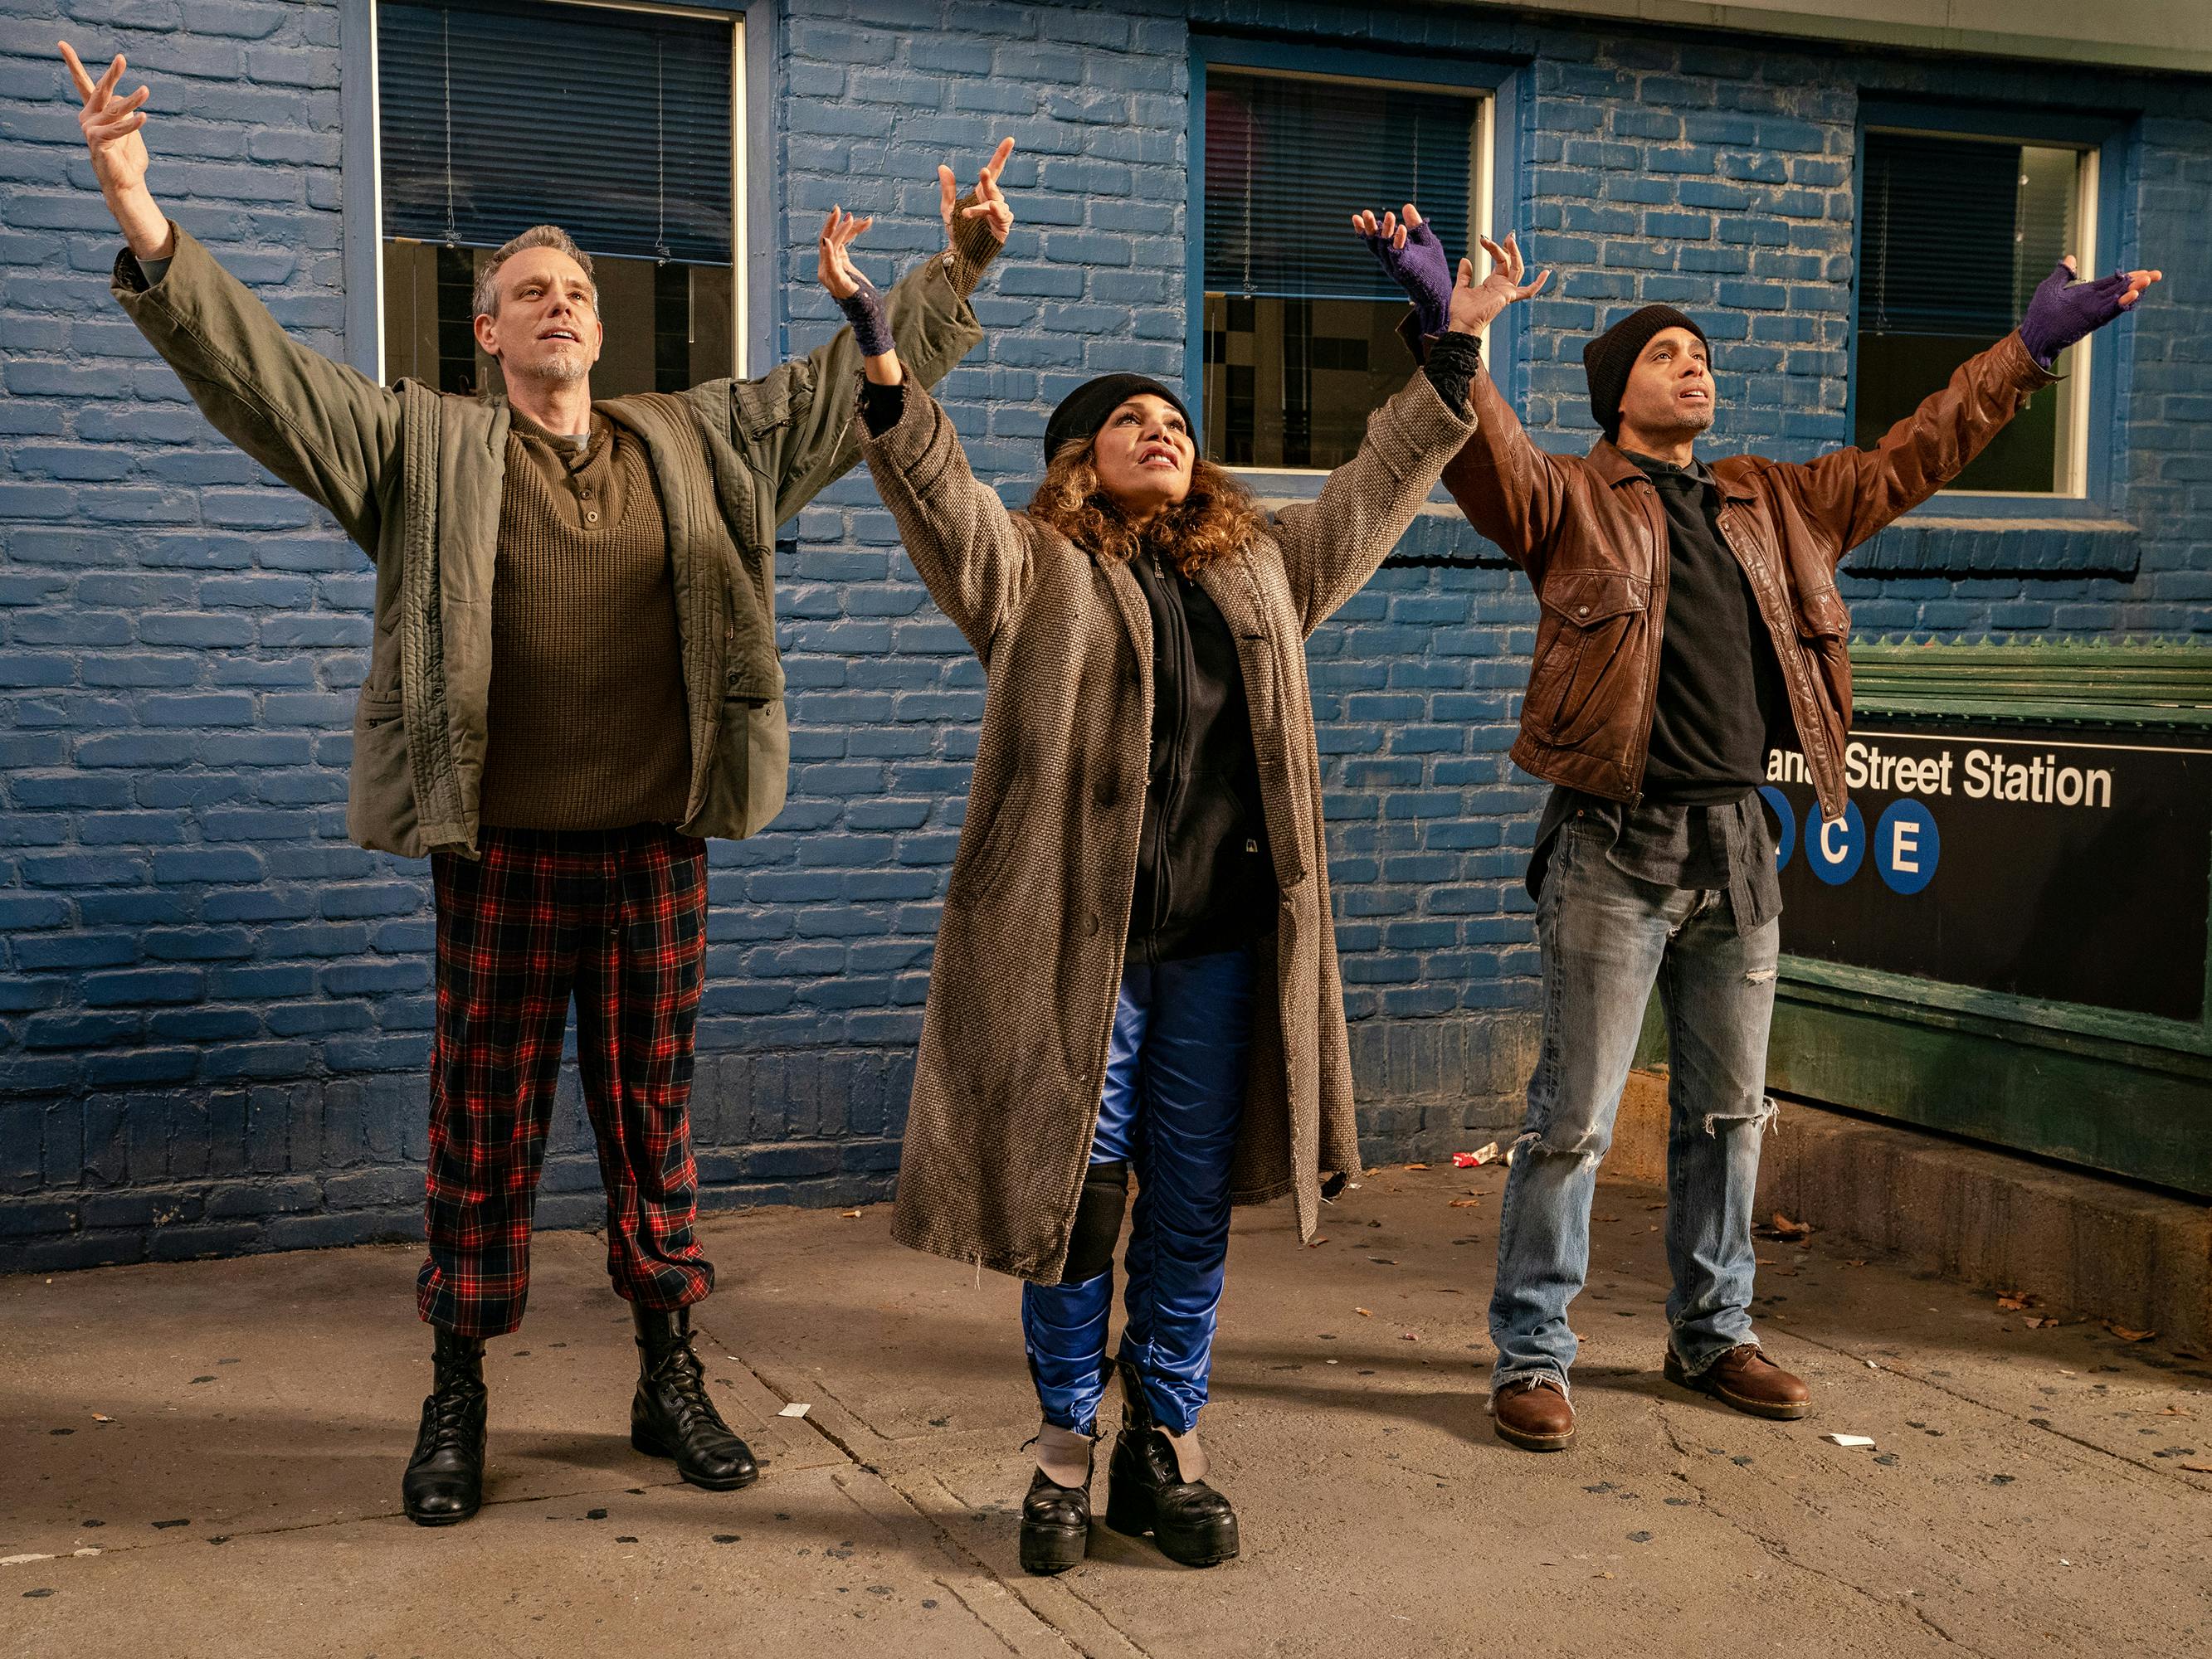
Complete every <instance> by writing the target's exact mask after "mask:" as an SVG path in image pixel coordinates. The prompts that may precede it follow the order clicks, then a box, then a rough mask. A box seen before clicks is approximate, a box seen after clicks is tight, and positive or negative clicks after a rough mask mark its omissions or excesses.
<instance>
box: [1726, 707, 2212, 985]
mask: <svg viewBox="0 0 2212 1659" xmlns="http://www.w3.org/2000/svg"><path fill="white" fill-rule="evenodd" d="M1847 777H1848V780H1849V782H1850V806H1849V809H1848V810H1847V811H1846V812H1845V814H1844V817H1841V818H1838V819H1833V820H1831V821H1829V822H1827V823H1823V822H1822V821H1821V818H1820V808H1819V806H1818V805H1816V804H1815V803H1814V797H1813V789H1812V785H1811V782H1810V781H1809V780H1808V778H1807V776H1806V774H1805V763H1804V759H1803V757H1802V756H1800V755H1798V754H1796V752H1794V751H1791V750H1781V749H1777V750H1771V751H1770V753H1769V754H1768V757H1767V782H1766V784H1765V787H1763V788H1762V789H1761V790H1760V792H1759V793H1760V794H1761V795H1762V796H1763V797H1764V798H1765V802H1766V807H1767V813H1768V819H1769V822H1770V823H1771V826H1772V827H1773V829H1774V831H1775V848H1776V853H1777V855H1778V860H1779V861H1780V866H1781V874H1782V892H1783V900H1784V907H1785V908H1784V915H1783V918H1782V948H1783V949H1784V951H1788V952H1790V954H1792V955H1795V956H1801V957H1815V958H1817V959H1819V960H1821V961H1824V962H1834V963H1844V964H1848V965H1850V966H1854V967H1860V968H1871V969H1881V970H1883V971H1886V972H1889V973H1894V974H1906V975H1912V976H1914V977H1916V978H1919V979H1927V980H1935V981H1941V982H1942V983H1945V984H1949V985H1965V986H1972V987H1978V988H1979V989H1982V990H1987V991H2002V992H2008V993H2011V994H2015V995H2018V996H2023V997H2033V998H2036V999H2039V1000H2049V1001H2057V1002H2073V1003H2083V1004H2087V1005H2089V1006H2093V1007H2099V1008H2111V1009H2118V1010H2122V1011H2125V1012H2132V1013H2140V1014H2151V1015H2156V1016H2158V1017H2160V1018H2166V1019H2177V1020H2187V1021H2191V1022H2194V1021H2196V1020H2197V1019H2199V1018H2202V1017H2203V1012H2204V1002H2205V956H2206V929H2207V914H2208V910H2212V902H2208V900H2212V892H2208V889H2212V747H2208V746H2207V744H2205V741H2204V740H2203V738H2200V737H2194V736H2187V737H2185V736H2173V737H2171V738H2162V737H2160V735H2158V734H2156V733H2150V734H2143V735H2137V734H2135V733H2128V734H2126V736H2125V738H2124V740H2123V739H2122V738H2121V737H2120V735H2119V734H2112V733H2109V732H2108V733H2105V734H2100V733H2096V732H2090V733H2087V734H2086V735H2085V733H2084V732H2083V731H2082V729H2081V728H2080V727H2068V726H2042V727H2038V726H2012V725H2005V726H1959V725H1954V724H1952V723H1950V722H1948V721H1945V722H1934V721H1913V720H1903V719H1891V720H1881V719H1876V718H1872V717H1870V718H1869V719H1868V720H1866V721H1864V722H1863V724H1862V726H1861V727H1860V729H1859V730H1858V731H1857V732H1854V734H1853V735H1852V737H1851V738H1850V748H1849V750H1848V751H1847Z"/></svg>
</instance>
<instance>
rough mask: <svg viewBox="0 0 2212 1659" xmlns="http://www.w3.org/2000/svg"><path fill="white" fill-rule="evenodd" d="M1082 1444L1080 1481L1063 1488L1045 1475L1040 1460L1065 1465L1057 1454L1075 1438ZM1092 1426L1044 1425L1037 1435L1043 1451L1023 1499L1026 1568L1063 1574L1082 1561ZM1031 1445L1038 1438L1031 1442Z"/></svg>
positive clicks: (1087, 1539)
mask: <svg viewBox="0 0 2212 1659" xmlns="http://www.w3.org/2000/svg"><path fill="white" fill-rule="evenodd" d="M1078 1437H1080V1439H1081V1440H1082V1441H1083V1442H1084V1445H1083V1480H1082V1481H1081V1482H1080V1483H1079V1485H1076V1486H1061V1485H1060V1482H1059V1481H1057V1480H1054V1479H1053V1478H1052V1476H1051V1475H1049V1474H1047V1473H1045V1470H1044V1467H1043V1466H1044V1464H1045V1463H1047V1462H1052V1463H1053V1465H1054V1468H1064V1467H1065V1466H1066V1462H1067V1460H1066V1458H1065V1457H1063V1456H1061V1455H1060V1454H1062V1453H1065V1452H1068V1451H1072V1450H1073V1442H1074V1441H1075V1440H1076V1439H1077V1438H1078ZM1097 1438H1098V1436H1097V1431H1096V1430H1095V1429H1089V1428H1086V1429H1080V1430H1069V1429H1056V1428H1054V1427H1053V1426H1052V1425H1050V1424H1047V1425H1045V1426H1044V1427H1043V1428H1042V1429H1040V1430H1039V1431H1038V1432H1037V1439H1038V1440H1042V1441H1045V1442H1047V1449H1045V1450H1042V1451H1040V1452H1038V1454H1037V1464H1038V1467H1037V1468H1036V1471H1035V1472H1034V1473H1033V1474H1031V1475H1030V1489H1029V1491H1028V1492H1027V1493H1026V1494H1025V1495H1024V1497H1023V1498H1022V1568H1023V1571H1026V1572H1035V1573H1054V1572H1066V1571H1067V1570H1068V1569H1069V1568H1070V1567H1073V1566H1079V1565H1081V1564H1082V1561H1083V1554H1084V1551H1085V1548H1086V1547H1088V1546H1089V1544H1090V1541H1091V1445H1092V1444H1093V1443H1096V1442H1097ZM1036 1443H1037V1441H1031V1442H1030V1444H1032V1445H1035V1444H1036Z"/></svg>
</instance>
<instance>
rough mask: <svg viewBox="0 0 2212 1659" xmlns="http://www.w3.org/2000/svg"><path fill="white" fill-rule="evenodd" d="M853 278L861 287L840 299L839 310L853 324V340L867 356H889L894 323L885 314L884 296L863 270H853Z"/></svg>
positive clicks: (861, 353) (838, 302) (861, 352)
mask: <svg viewBox="0 0 2212 1659" xmlns="http://www.w3.org/2000/svg"><path fill="white" fill-rule="evenodd" d="M853 280H854V282H856V283H859V284H860V286H859V287H858V288H856V289H854V290H853V291H852V293H851V294H849V295H847V296H846V297H845V298H843V299H842V300H840V301H837V309H838V310H840V311H842V312H843V313H845V320H846V321H847V322H848V323H850V324H851V325H853V343H854V344H855V345H857V346H859V347H860V355H861V356H863V357H882V356H887V355H889V353H890V349H891V325H890V319H889V318H887V317H885V316H884V296H883V295H880V294H878V293H877V292H876V285H875V284H874V283H872V282H870V281H869V280H868V279H867V278H866V277H865V276H861V275H860V272H859V271H857V270H856V271H854V273H853Z"/></svg>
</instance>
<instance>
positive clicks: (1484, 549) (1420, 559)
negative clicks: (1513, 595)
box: [1240, 473, 1513, 570]
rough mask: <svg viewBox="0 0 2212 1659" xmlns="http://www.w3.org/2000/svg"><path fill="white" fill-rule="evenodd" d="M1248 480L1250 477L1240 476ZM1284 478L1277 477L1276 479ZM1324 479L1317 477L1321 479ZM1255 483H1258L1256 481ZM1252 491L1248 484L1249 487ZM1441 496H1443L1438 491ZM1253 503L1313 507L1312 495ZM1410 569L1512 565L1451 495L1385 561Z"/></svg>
mask: <svg viewBox="0 0 2212 1659" xmlns="http://www.w3.org/2000/svg"><path fill="white" fill-rule="evenodd" d="M1240 476H1243V477H1245V478H1247V479H1248V480H1249V479H1250V478H1251V475H1250V474H1249V473H1244V474H1241V475H1240ZM1281 476H1282V475H1281V474H1279V473H1278V474H1276V475H1275V477H1276V478H1279V477H1281ZM1320 476H1321V475H1319V474H1316V477H1320ZM1252 482H1256V480H1253V481H1252ZM1248 487H1249V484H1248ZM1315 493H1316V495H1317V494H1319V492H1318V491H1316V492H1315ZM1438 494H1439V495H1442V494H1443V492H1442V490H1441V489H1439V491H1438ZM1253 499H1254V500H1255V501H1258V502H1259V504H1260V507H1261V509H1262V510H1263V511H1265V512H1267V513H1270V514H1273V513H1279V512H1281V511H1282V510H1283V509H1284V508H1285V507H1308V506H1310V505H1312V503H1313V500H1314V497H1313V496H1312V495H1283V494H1279V493H1276V492H1274V491H1269V492H1267V493H1266V494H1261V492H1260V491H1258V490H1256V489H1255V490H1254V491H1253ZM1408 566H1448V567H1461V568H1468V569H1479V570H1510V569H1512V568H1513V561H1512V560H1510V559H1509V558H1507V557H1506V556H1505V555H1504V553H1502V552H1500V551H1499V550H1498V547H1497V545H1496V544H1494V543H1492V542H1490V541H1488V540H1486V538H1483V537H1482V536H1480V535H1479V534H1478V533H1477V532H1476V531H1475V528H1474V526H1473V525H1471V524H1469V523H1468V521H1467V515H1466V514H1465V513H1462V512H1461V511H1460V510H1459V504H1458V503H1457V502H1456V501H1453V500H1452V499H1451V498H1450V497H1449V495H1444V496H1443V499H1442V500H1440V501H1439V500H1437V499H1434V498H1431V500H1429V501H1426V502H1425V503H1424V504H1423V505H1422V507H1421V509H1420V511H1419V512H1418V513H1415V514H1414V515H1413V524H1412V525H1411V526H1409V527H1408V528H1407V532H1406V533H1405V534H1404V535H1402V536H1401V537H1400V538H1398V544H1397V545H1396V546H1395V547H1394V548H1392V549H1391V550H1390V556H1389V558H1387V559H1385V560H1383V568H1384V569H1385V570H1391V569H1402V568H1407V567H1408Z"/></svg>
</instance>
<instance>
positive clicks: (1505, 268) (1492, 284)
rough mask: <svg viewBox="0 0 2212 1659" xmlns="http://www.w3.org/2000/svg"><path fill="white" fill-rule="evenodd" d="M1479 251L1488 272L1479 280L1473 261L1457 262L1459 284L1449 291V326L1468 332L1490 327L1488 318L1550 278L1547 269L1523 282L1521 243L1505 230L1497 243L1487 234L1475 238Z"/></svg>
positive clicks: (1524, 269) (1527, 295)
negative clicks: (1486, 261) (1487, 259)
mask: <svg viewBox="0 0 2212 1659" xmlns="http://www.w3.org/2000/svg"><path fill="white" fill-rule="evenodd" d="M1476 240H1479V241H1480V242H1481V244H1482V251H1483V252H1485V253H1487V254H1488V255H1489V256H1490V275H1488V276H1486V277H1484V278H1483V279H1482V280H1481V281H1480V283H1478V282H1476V281H1475V280H1474V261H1473V260H1471V259H1462V260H1461V261H1460V262H1459V283H1458V285H1457V286H1456V287H1455V288H1454V289H1453V290H1452V326H1453V327H1454V328H1455V329H1458V330H1461V331H1464V332H1466V333H1468V334H1479V333H1480V332H1481V331H1483V330H1484V329H1486V328H1487V327H1489V326H1490V324H1491V319H1493V318H1494V317H1496V316H1497V315H1498V313H1499V312H1501V311H1503V310H1504V309H1505V307H1508V306H1510V305H1511V304H1513V303H1514V302H1515V301H1518V300H1526V299H1528V298H1529V297H1530V296H1531V295H1534V294H1535V293H1537V292H1538V291H1539V290H1541V289H1542V288H1543V286H1544V284H1545V283H1547V282H1549V281H1551V279H1552V273H1551V272H1550V271H1548V270H1544V271H1539V272H1538V273H1537V275H1536V280H1535V281H1534V282H1533V283H1524V282H1522V280H1521V279H1522V276H1526V275H1527V274H1528V266H1527V265H1526V264H1524V263H1523V262H1522V258H1521V245H1520V244H1519V243H1518V242H1516V241H1515V240H1513V233H1512V232H1511V231H1510V230H1509V231H1507V232H1506V233H1505V240H1504V243H1503V244H1502V245H1501V244H1499V243H1497V242H1493V241H1492V240H1490V238H1488V237H1487V236H1483V237H1479V238H1477V239H1476Z"/></svg>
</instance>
